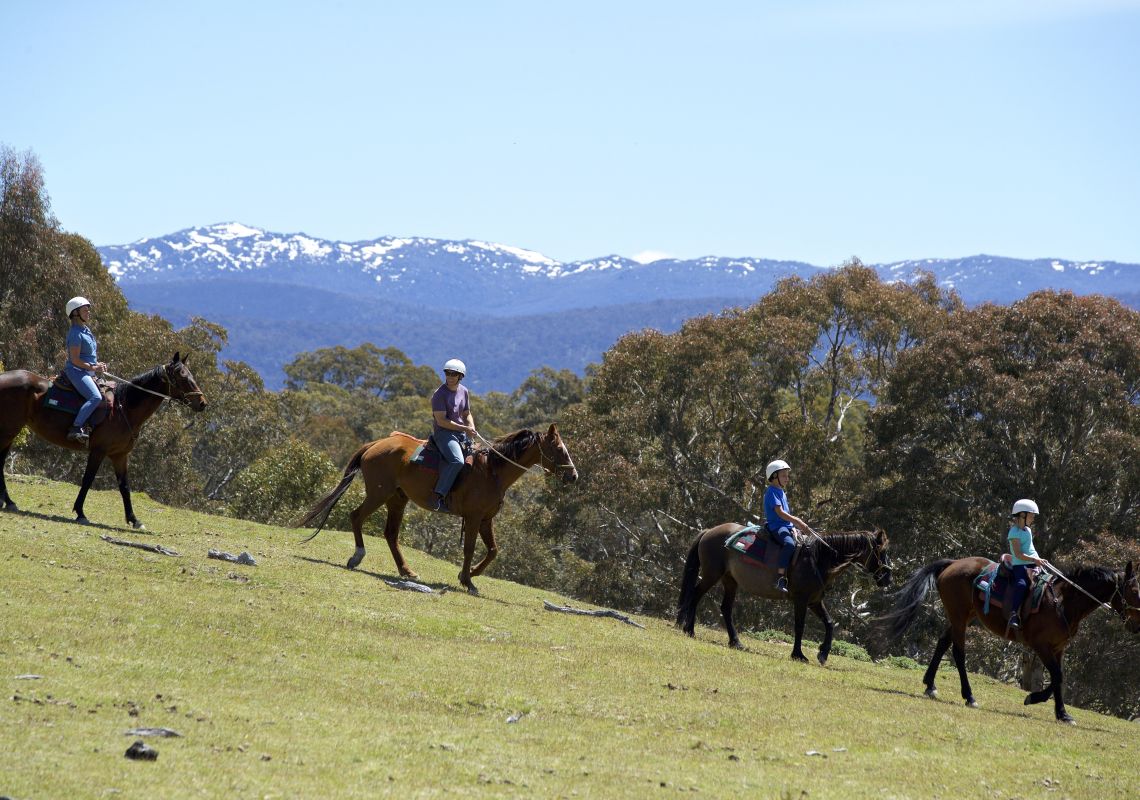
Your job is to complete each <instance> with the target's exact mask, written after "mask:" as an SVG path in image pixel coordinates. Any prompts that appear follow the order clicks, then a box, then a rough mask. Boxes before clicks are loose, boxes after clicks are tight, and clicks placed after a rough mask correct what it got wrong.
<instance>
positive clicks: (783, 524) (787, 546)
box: [764, 459, 808, 594]
mask: <svg viewBox="0 0 1140 800" xmlns="http://www.w3.org/2000/svg"><path fill="white" fill-rule="evenodd" d="M764 473H765V474H766V475H767V477H768V489H767V491H765V492H764V530H766V531H767V532H768V537H769V538H770V539H772V540H773V541H775V542H779V543H780V544H781V545H782V547H781V549H780V561H779V564H778V565H777V567H776V585H775V589H776V591H778V592H781V593H785V594H786V593H787V591H788V579H787V578H786V577H785V573H787V571H788V565H789V564H790V563H792V555H793V554H794V553H795V552H796V536H795V526H797V525H798V526H799V527H801V528H807V527H808V524H807V523H806V522H804V521H803V520H802V519H800V518H799V517H794V516H792V509H791V507H790V506H789V505H788V494H787V492H786V491H784V490H785V489H786V488H787V486H788V481H789V480H790V479H791V474H792V468H791V467H790V466H788V462H787V461H780V460H779V459H777V460H775V461H773V462H772V463H770V464H769V465H768V467H767V468H766V469H765V470H764Z"/></svg>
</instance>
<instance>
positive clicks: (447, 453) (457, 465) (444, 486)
mask: <svg viewBox="0 0 1140 800" xmlns="http://www.w3.org/2000/svg"><path fill="white" fill-rule="evenodd" d="M431 438H432V440H433V441H434V442H435V446H436V447H438V448H439V452H440V453H441V454H442V455H443V461H441V462H440V464H439V480H438V481H436V484H435V491H436V492H437V493H439V494H440V495H443V496H444V497H446V496H447V493H448V492H450V491H451V485H452V484H453V483H455V479H456V478H457V477H459V472H460V470H462V469H463V443H464V442H466V441H467V434H466V433H464V432H463V431H453V430H447V429H441V430H438V431H436V432H435V433H433V434H432V435H431Z"/></svg>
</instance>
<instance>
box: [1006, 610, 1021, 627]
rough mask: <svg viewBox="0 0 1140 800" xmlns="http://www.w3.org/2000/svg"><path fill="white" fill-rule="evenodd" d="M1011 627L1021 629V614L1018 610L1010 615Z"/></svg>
mask: <svg viewBox="0 0 1140 800" xmlns="http://www.w3.org/2000/svg"><path fill="white" fill-rule="evenodd" d="M1009 627H1010V628H1012V629H1013V630H1015V631H1016V630H1020V629H1021V615H1020V614H1018V613H1017V612H1016V611H1014V612H1013V613H1012V614H1010V615H1009Z"/></svg>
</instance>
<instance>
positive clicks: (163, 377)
mask: <svg viewBox="0 0 1140 800" xmlns="http://www.w3.org/2000/svg"><path fill="white" fill-rule="evenodd" d="M50 385H51V381H49V380H48V379H47V378H44V377H43V376H41V375H37V374H36V373H34V372H28V371H27V370H22V369H17V370H12V371H10V372H5V373H3V374H0V502H3V504H4V509H5V510H7V511H18V510H19V509H17V508H16V503H15V501H14V500H12V498H11V497H10V496H9V495H8V487H7V485H6V484H5V482H4V471H3V466H4V464H5V463H6V461H7V458H8V451H9V450H10V449H11V447H12V441H13V440H14V439H15V438H16V434H18V433H19V432H20V431H21V430H23V428H24V426H25V425H26V426H28V427H29V428H31V429H32V430H33V431H35V433H36V434H37V435H38V436H39V437H40V438H41V439H44V440H45V441H48V442H51V443H52V444H55V445H59V446H60V447H66V448H67V449H68V450H88V451H89V452H88V454H87V469H86V470H85V471H84V473H83V482H82V484H81V485H80V487H79V496H78V497H76V498H75V505H74V506H72V509H73V510H74V511H75V517H76V520H75V521H76V522H87V517H86V516H84V514H83V501H84V500H85V499H86V498H87V490H88V489H90V488H91V484H92V482H93V481H94V480H95V473H96V472H98V471H99V465H100V464H102V463H103V459H104V458H110V459H111V465H112V466H113V467H114V468H115V477H116V478H118V479H119V493H120V494H121V495H122V496H123V510H124V511H125V512H126V516H127V522H128V523H129V524H130V525H132V526H134V527H135V528H142V527H143V524H142V523H141V522H139V520H138V517H136V516H135V512H134V509H133V508H132V507H131V490H130V486H129V484H128V483H127V459H128V458H129V457H130V454H131V449H132V448H133V447H134V446H135V440H136V439H137V438H138V434H139V429H140V428H141V427H142V426H143V423H145V422H146V421H147V420H148V419H150V416H151V415H152V414H153V413H154V412H155V411H157V410H158V407H159V406H160V405H162V401H163V400H166V399H171V400H180V401H182V402H184V403H186V404H187V405H188V406H190V407H191V408H192V409H194V410H195V411H201V410H202V409H204V408H205V407H206V398H205V397H204V396H203V395H202V392H200V391H199V390H198V384H197V383H195V382H194V376H193V375H191V374H190V369H189V368H188V367H187V366H186V360H185V359H184V358H182V357H181V356H180V355H179V354H178V353H175V354H174V358H172V359H171V360H170V363H169V364H159V365H158V366H157V367H155V368H154V369H152V370H151V371H150V372H144V373H143V374H142V375H139V376H137V377H135V378H132V379H131V380H130V382H129V383H126V384H123V383H120V384H118V385H117V386H116V387H115V403H114V406H113V408H112V411H111V414H110V416H108V417H107V419H106V421H105V422H102V423H100V424H99V425H97V426H96V427H95V430H94V431H93V432H92V434H91V442H90V445H86V444H80V443H78V442H72V441H69V440H68V438H67V431H68V429H69V428H70V427H71V424H72V422H74V420H75V417H74V416H73V415H70V414H67V413H66V412H63V411H57V410H55V409H51V408H45V407H44V404H43V400H44V394H46V393H47V390H48V387H49V386H50Z"/></svg>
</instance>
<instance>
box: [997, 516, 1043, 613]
mask: <svg viewBox="0 0 1140 800" xmlns="http://www.w3.org/2000/svg"><path fill="white" fill-rule="evenodd" d="M1037 514H1038V511H1037V504H1036V503H1035V502H1033V501H1032V500H1018V501H1017V502H1016V503H1014V504H1013V511H1012V512H1011V513H1010V517H1009V519H1010V526H1009V534H1008V535H1007V536H1006V539H1007V540H1008V541H1009V552H1010V555H1011V556H1012V559H1011V560H1012V562H1013V565H1012V566H1013V568H1012V571H1013V598H1012V600H1011V606H1012V608H1011V609H1010V611H1011V613H1010V615H1009V627H1010V628H1012V629H1013V630H1017V629H1018V628H1020V627H1021V614H1020V611H1021V603H1022V601H1023V600H1025V593H1026V592H1027V591H1028V590H1029V567H1030V566H1031V565H1034V564H1036V565H1037V566H1039V567H1040V566H1044V565H1045V560H1044V559H1043V558H1041V556H1039V555H1037V551H1036V550H1035V549H1034V547H1033V530H1032V528H1030V527H1029V526H1030V525H1032V524H1033V520H1034V519H1035V518H1036V517H1037Z"/></svg>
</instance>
